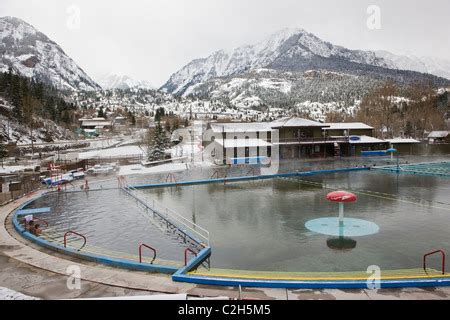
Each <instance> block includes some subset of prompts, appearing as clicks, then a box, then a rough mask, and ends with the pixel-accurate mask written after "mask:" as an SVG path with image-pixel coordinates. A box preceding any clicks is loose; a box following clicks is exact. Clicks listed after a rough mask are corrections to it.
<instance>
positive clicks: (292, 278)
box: [189, 272, 450, 281]
mask: <svg viewBox="0 0 450 320" xmlns="http://www.w3.org/2000/svg"><path fill="white" fill-rule="evenodd" d="M189 274H190V275H196V276H204V277H218V278H234V279H255V280H289V281H361V280H367V279H368V278H369V276H370V275H366V276H364V277H363V276H360V277H283V276H280V277H276V276H267V277H265V276H257V275H240V274H222V273H208V272H206V273H203V272H193V273H189ZM438 278H450V275H449V274H446V275H442V274H441V275H424V274H417V275H408V276H407V275H405V276H402V275H398V276H387V277H386V276H383V275H381V280H402V279H438Z"/></svg>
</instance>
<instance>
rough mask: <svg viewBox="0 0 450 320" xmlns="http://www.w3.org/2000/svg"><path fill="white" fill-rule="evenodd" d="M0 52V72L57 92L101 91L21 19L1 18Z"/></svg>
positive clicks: (52, 44) (59, 50) (57, 48)
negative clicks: (40, 82) (11, 74)
mask: <svg viewBox="0 0 450 320" xmlns="http://www.w3.org/2000/svg"><path fill="white" fill-rule="evenodd" d="M0 49H1V50H0V72H6V71H7V70H8V69H9V67H12V68H13V70H14V71H15V72H17V73H18V74H20V75H22V76H25V77H29V78H34V79H37V80H40V81H43V82H45V83H47V84H51V85H53V86H54V87H56V88H58V89H64V90H95V89H99V86H98V84H96V83H95V82H94V81H93V80H92V79H91V78H90V77H89V76H88V75H87V74H86V73H85V72H84V71H83V70H82V69H81V68H80V67H79V66H78V65H77V64H76V63H75V62H74V61H73V60H72V59H71V58H70V57H69V56H67V55H66V54H65V53H64V51H63V49H62V48H61V47H60V46H59V45H58V44H56V43H55V42H54V41H52V40H50V39H49V38H48V37H47V36H46V35H45V34H43V33H41V32H39V31H38V30H37V29H36V28H34V27H33V26H32V25H30V24H29V23H27V22H25V21H23V20H22V19H20V18H16V17H11V16H5V17H1V18H0Z"/></svg>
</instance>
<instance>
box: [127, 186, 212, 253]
mask: <svg viewBox="0 0 450 320" xmlns="http://www.w3.org/2000/svg"><path fill="white" fill-rule="evenodd" d="M124 190H126V191H127V192H128V193H129V194H130V195H131V196H133V197H134V198H135V199H136V200H138V201H139V202H140V203H141V204H143V205H144V206H146V207H148V208H149V209H151V210H152V211H153V212H155V213H157V214H158V215H160V216H161V217H162V218H163V219H166V220H167V221H168V222H169V223H171V224H173V225H174V226H175V227H177V228H178V229H180V230H181V231H183V228H185V229H187V230H190V231H192V232H193V233H194V234H196V235H197V236H199V237H200V239H201V241H204V242H206V245H207V246H209V242H210V240H209V239H210V238H209V231H208V230H206V229H205V228H202V227H201V226H199V225H198V224H196V223H194V222H192V221H190V220H189V219H187V218H185V217H183V216H182V215H181V214H179V213H177V212H176V211H174V210H172V209H170V208H168V207H166V206H164V205H162V204H160V203H158V202H157V201H155V200H154V199H149V198H148V196H147V195H145V194H143V193H141V192H139V191H138V190H137V189H136V188H133V187H132V186H129V185H128V186H126V187H124ZM143 199H144V200H143ZM177 223H178V224H180V225H181V226H180V225H177ZM185 231H186V230H185ZM194 240H195V239H194ZM200 244H202V243H200ZM202 245H203V246H204V244H202Z"/></svg>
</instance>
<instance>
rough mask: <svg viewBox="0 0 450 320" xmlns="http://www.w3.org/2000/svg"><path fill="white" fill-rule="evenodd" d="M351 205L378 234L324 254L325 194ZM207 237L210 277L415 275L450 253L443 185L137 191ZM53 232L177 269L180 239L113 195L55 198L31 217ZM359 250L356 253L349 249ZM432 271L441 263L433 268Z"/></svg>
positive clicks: (335, 182)
mask: <svg viewBox="0 0 450 320" xmlns="http://www.w3.org/2000/svg"><path fill="white" fill-rule="evenodd" d="M340 189H343V190H348V191H351V192H353V193H355V194H356V195H357V196H358V201H357V202H356V203H349V204H346V205H345V216H346V217H348V218H354V219H362V220H365V221H370V222H373V223H375V224H376V225H377V226H378V227H379V231H378V232H377V233H375V234H371V235H367V236H359V237H351V239H350V241H351V243H352V246H351V247H349V248H343V249H339V248H336V246H334V245H333V246H332V245H330V243H332V242H333V240H332V239H334V238H336V237H333V236H327V235H323V234H319V233H315V232H312V231H310V230H308V229H307V228H306V227H305V224H306V223H307V222H308V221H310V220H313V219H319V218H327V217H333V218H334V217H337V216H338V205H337V204H336V203H331V202H328V201H327V200H326V195H327V193H329V192H331V191H334V190H340ZM141 192H144V193H146V194H147V195H149V196H150V197H151V198H153V199H155V200H156V201H158V202H160V203H162V204H164V205H166V206H167V207H169V208H172V209H174V210H175V211H177V212H178V213H180V214H182V215H184V216H185V217H186V218H188V219H191V220H193V221H194V222H196V223H197V224H199V225H200V226H202V227H204V228H206V229H207V230H208V231H209V232H210V235H211V247H212V257H211V266H212V267H214V268H230V269H243V270H260V271H305V272H306V271H361V270H366V269H367V267H368V266H371V265H377V266H379V267H380V268H381V269H382V270H383V269H384V270H388V269H403V268H420V267H421V264H422V257H423V255H424V254H425V253H427V252H429V251H433V250H435V249H449V248H450V199H449V194H450V180H449V179H447V178H440V177H430V176H412V175H397V174H393V173H384V172H380V171H373V172H372V171H361V172H351V173H336V174H327V175H317V176H309V177H301V178H288V179H282V178H276V179H271V180H264V181H252V182H234V183H232V184H231V183H227V184H226V185H224V184H209V185H196V186H186V187H177V188H175V187H172V188H158V189H148V190H142V191H141ZM46 206H49V207H51V208H52V212H51V213H49V214H43V215H41V217H42V218H44V219H46V220H47V221H48V222H49V223H50V225H51V228H52V229H54V230H57V231H59V232H62V233H64V232H65V231H67V230H70V229H72V230H75V231H78V232H80V233H83V234H85V235H87V238H88V243H90V244H93V245H96V246H101V247H104V248H107V249H110V250H115V251H121V252H127V253H132V254H137V248H138V245H139V244H140V243H146V244H149V245H151V246H152V247H155V248H156V249H157V250H158V257H160V258H162V259H168V260H177V261H182V260H183V252H184V248H185V247H186V246H187V245H186V244H185V243H184V242H183V240H182V239H180V238H179V237H177V236H176V235H175V234H173V233H172V232H171V231H168V230H167V229H166V228H165V227H164V225H162V224H161V223H159V222H158V221H156V220H154V219H152V218H151V216H150V215H148V214H146V213H145V212H144V210H143V209H142V208H139V207H138V206H137V204H136V201H134V200H133V199H131V198H130V197H128V196H127V195H126V194H125V193H124V192H122V191H120V190H105V191H99V192H94V191H91V192H88V193H85V192H81V193H68V194H52V195H49V196H46V197H44V198H42V199H40V200H37V201H36V202H34V203H32V204H31V205H30V206H29V207H46ZM355 243H356V245H354V244H355ZM430 267H436V268H439V260H438V259H437V258H434V257H431V258H430Z"/></svg>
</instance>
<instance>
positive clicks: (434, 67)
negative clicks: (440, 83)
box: [375, 51, 450, 79]
mask: <svg viewBox="0 0 450 320" xmlns="http://www.w3.org/2000/svg"><path fill="white" fill-rule="evenodd" d="M375 54H376V56H377V57H379V58H382V59H385V60H388V61H389V62H391V67H392V68H396V69H400V70H412V71H417V72H423V73H429V74H434V75H435V76H438V77H443V78H447V79H450V60H444V59H438V58H432V57H417V56H415V55H412V54H408V55H396V54H393V53H391V52H388V51H377V52H376V53H375Z"/></svg>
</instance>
